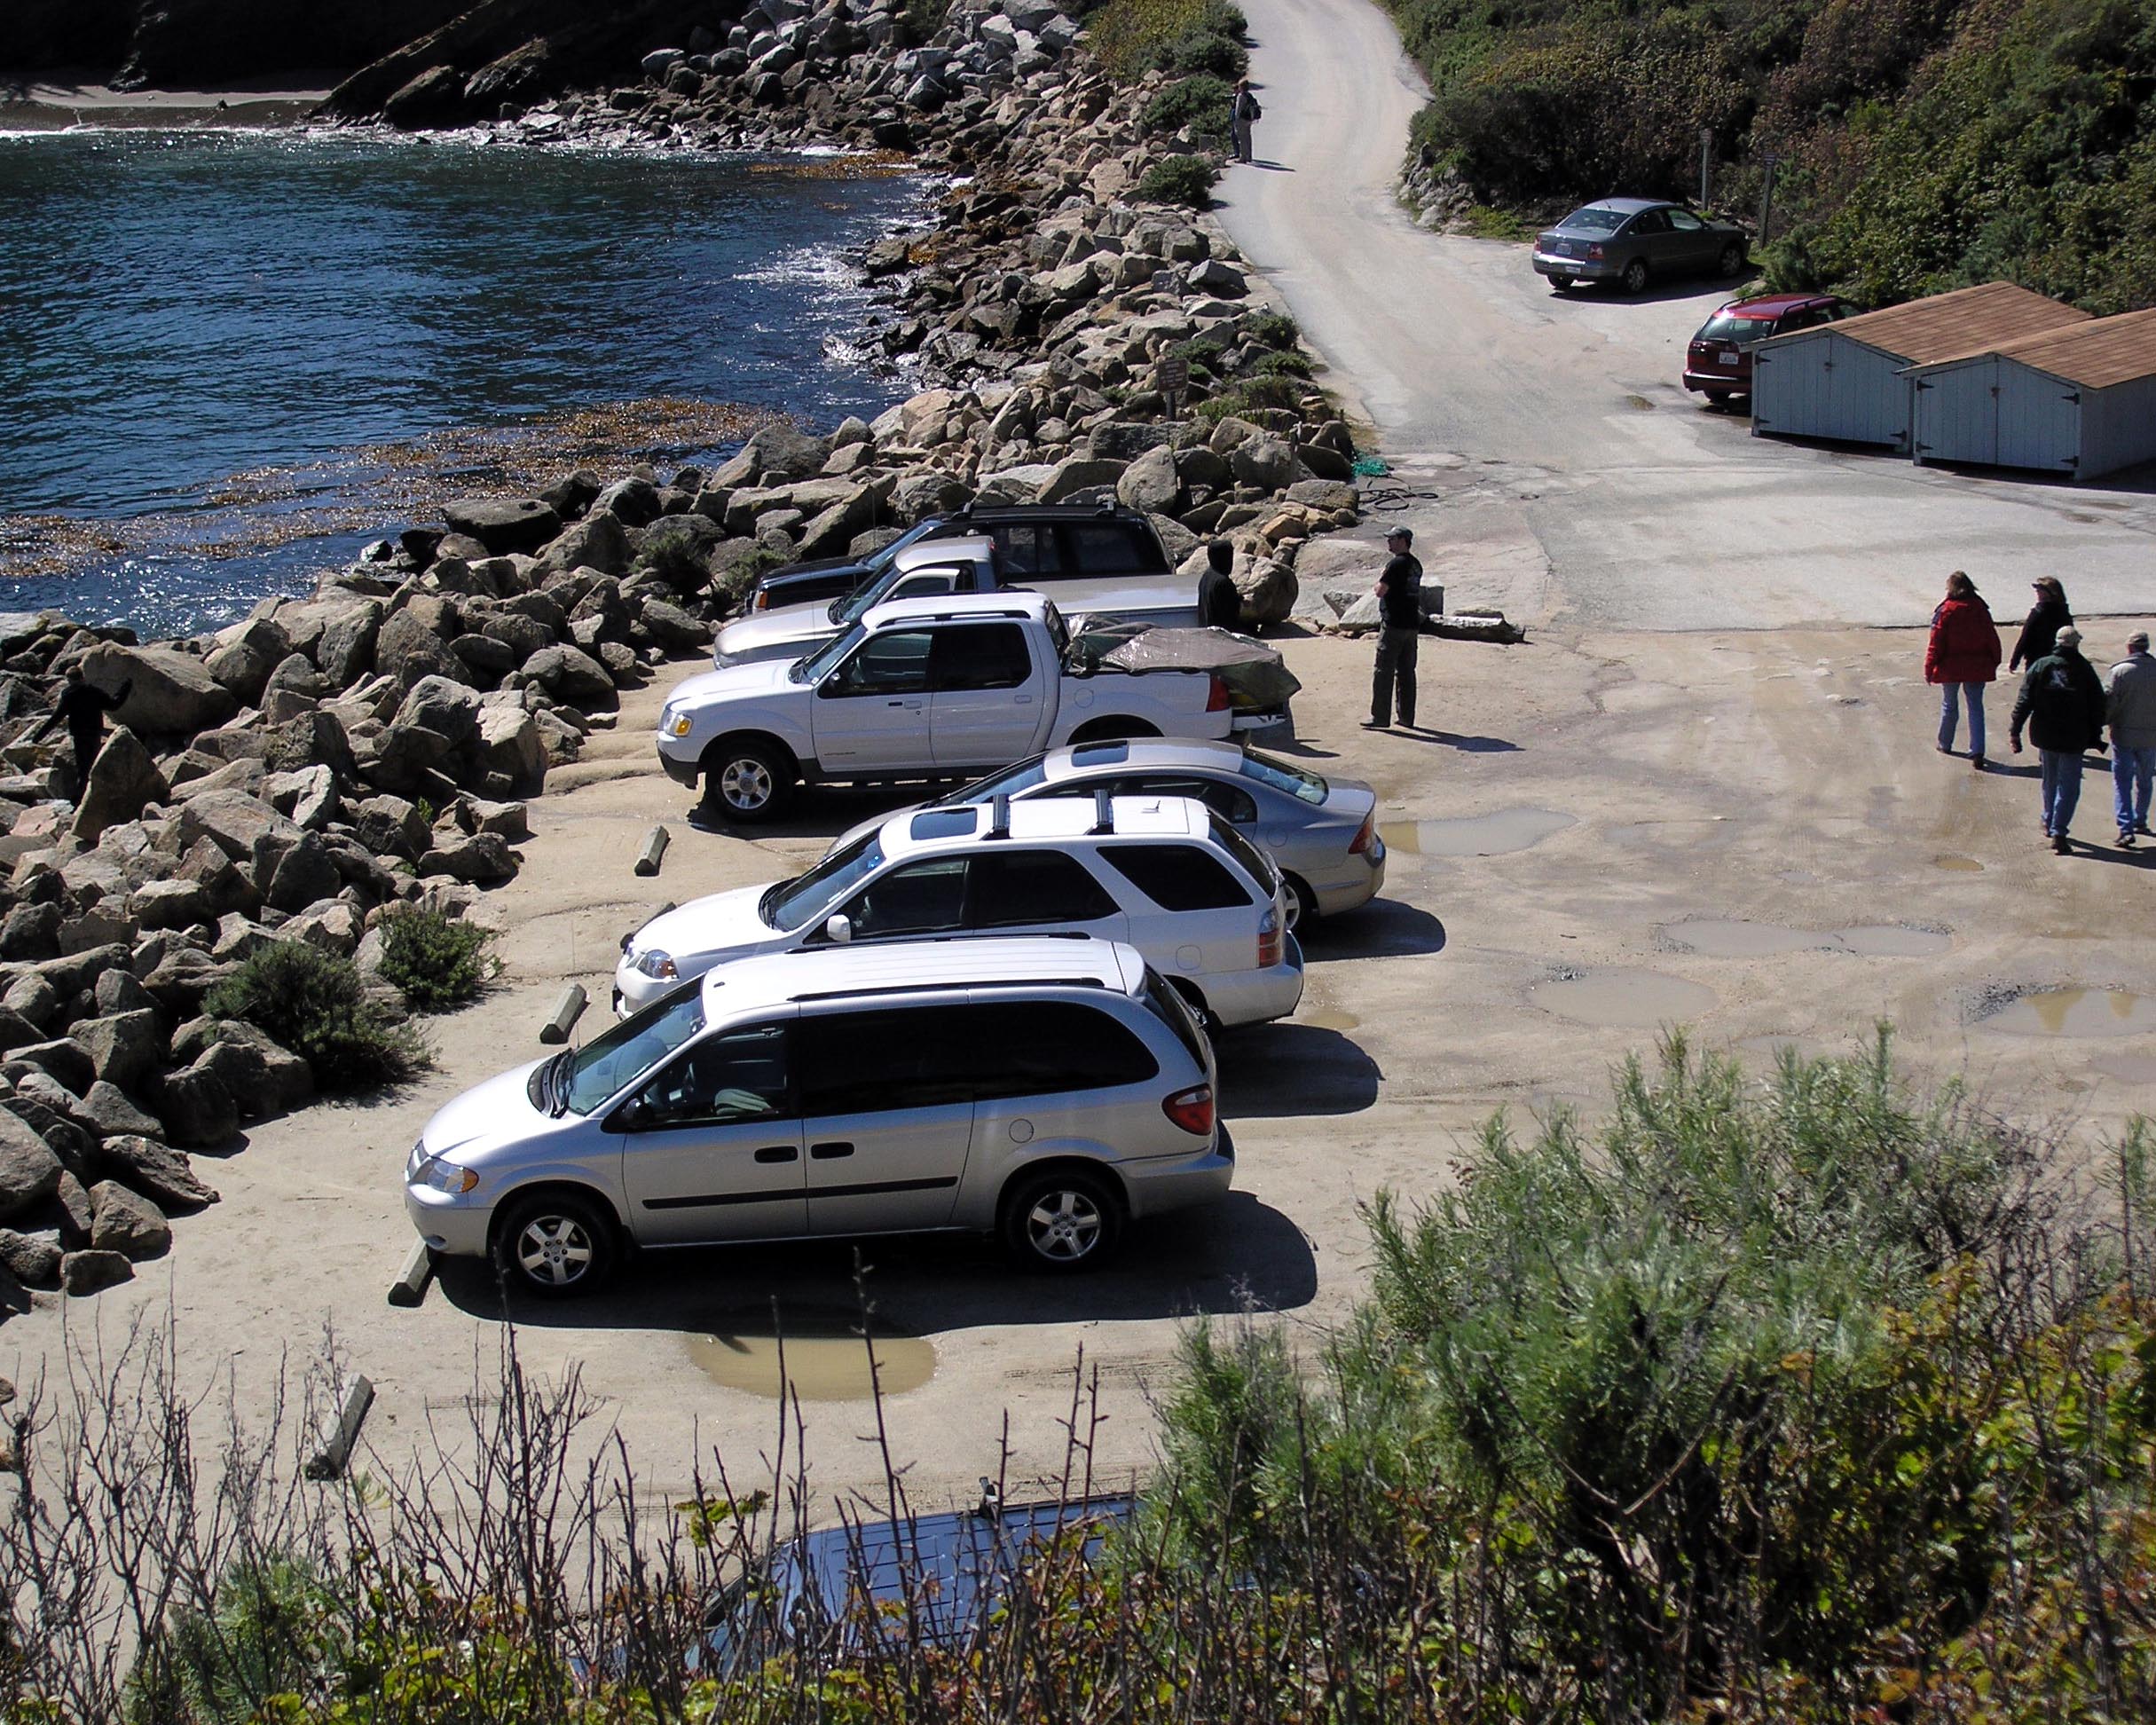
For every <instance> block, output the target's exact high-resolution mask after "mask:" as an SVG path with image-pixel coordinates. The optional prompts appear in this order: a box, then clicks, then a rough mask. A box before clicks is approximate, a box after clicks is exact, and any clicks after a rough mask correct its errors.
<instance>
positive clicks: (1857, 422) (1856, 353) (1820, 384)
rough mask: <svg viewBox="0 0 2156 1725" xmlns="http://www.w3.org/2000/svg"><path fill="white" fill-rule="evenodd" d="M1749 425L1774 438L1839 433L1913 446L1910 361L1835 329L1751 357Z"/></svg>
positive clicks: (1848, 437) (1851, 438) (1845, 437)
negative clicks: (1903, 372) (1906, 369)
mask: <svg viewBox="0 0 2156 1725" xmlns="http://www.w3.org/2000/svg"><path fill="white" fill-rule="evenodd" d="M1751 363H1752V385H1751V429H1752V431H1753V433H1754V434H1755V435H1759V434H1764V435H1766V436H1767V437H1833V438H1837V439H1839V440H1841V441H1844V442H1847V443H1872V444H1886V445H1890V446H1891V447H1892V448H1895V449H1899V450H1902V451H1905V452H1906V451H1907V450H1908V446H1909V417H1910V410H1909V399H1910V393H1911V391H1910V389H1909V382H1908V379H1907V378H1905V377H1903V376H1901V375H1900V372H1901V368H1902V367H1903V366H1906V365H1907V364H1908V361H1907V360H1906V359H1903V358H1897V357H1896V356H1894V355H1892V354H1886V353H1881V352H1880V351H1878V350H1877V349H1876V348H1869V347H1866V346H1864V345H1863V343H1861V342H1854V341H1852V340H1850V339H1849V338H1848V337H1846V336H1845V335H1841V334H1840V333H1839V332H1838V331H1837V330H1834V329H1831V328H1829V329H1822V330H1819V331H1817V332H1816V333H1812V332H1807V333H1806V335H1802V336H1799V337H1798V339H1797V340H1795V341H1793V342H1789V343H1776V344H1775V345H1774V346H1772V347H1763V348H1760V349H1759V350H1758V351H1755V352H1754V353H1753V355H1752V359H1751Z"/></svg>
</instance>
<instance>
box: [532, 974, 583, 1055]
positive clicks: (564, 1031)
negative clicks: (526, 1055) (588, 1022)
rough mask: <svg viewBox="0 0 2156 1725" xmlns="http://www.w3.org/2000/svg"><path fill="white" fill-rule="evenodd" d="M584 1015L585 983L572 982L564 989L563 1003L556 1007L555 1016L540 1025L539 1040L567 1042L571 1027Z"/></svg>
mask: <svg viewBox="0 0 2156 1725" xmlns="http://www.w3.org/2000/svg"><path fill="white" fill-rule="evenodd" d="M583 1016H584V985H583V984H582V983H581V982H571V983H570V985H569V986H568V987H567V988H566V989H563V990H562V999H561V1003H560V1004H558V1005H557V1006H555V1009H554V1016H553V1017H552V1018H550V1019H548V1020H547V1022H546V1023H544V1024H543V1025H541V1026H540V1027H539V1040H540V1041H541V1042H543V1043H565V1042H567V1041H568V1040H569V1030H570V1026H571V1025H573V1024H574V1023H576V1021H577V1020H578V1019H580V1018H582V1017H583Z"/></svg>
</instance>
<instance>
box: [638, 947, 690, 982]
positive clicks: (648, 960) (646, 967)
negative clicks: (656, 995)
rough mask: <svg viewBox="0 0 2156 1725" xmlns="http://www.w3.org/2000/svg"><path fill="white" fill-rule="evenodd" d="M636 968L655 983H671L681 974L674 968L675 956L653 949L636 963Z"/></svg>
mask: <svg viewBox="0 0 2156 1725" xmlns="http://www.w3.org/2000/svg"><path fill="white" fill-rule="evenodd" d="M636 968H637V969H638V970H640V971H641V972H642V973H644V974H645V975H646V976H649V977H650V978H652V979H653V980H654V981H659V982H671V981H673V980H674V978H676V977H677V976H679V975H680V974H681V972H679V971H678V970H676V969H675V968H674V967H673V954H672V953H671V952H662V951H661V950H660V949H658V948H657V947H653V948H652V949H651V950H650V951H649V952H647V953H645V954H644V955H643V956H642V957H640V958H639V959H638V960H637V961H636Z"/></svg>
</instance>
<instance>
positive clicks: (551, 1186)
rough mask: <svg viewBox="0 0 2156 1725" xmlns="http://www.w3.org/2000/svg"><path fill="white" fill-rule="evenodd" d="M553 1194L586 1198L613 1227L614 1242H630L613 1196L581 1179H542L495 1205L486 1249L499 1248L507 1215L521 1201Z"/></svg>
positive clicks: (623, 1244) (619, 1244)
mask: <svg viewBox="0 0 2156 1725" xmlns="http://www.w3.org/2000/svg"><path fill="white" fill-rule="evenodd" d="M550 1194H551V1195H554V1196H558V1197H570V1198H581V1199H583V1200H585V1201H586V1202H587V1203H589V1204H590V1205H591V1206H592V1208H593V1209H595V1210H597V1211H598V1212H599V1214H600V1216H601V1217H602V1219H603V1220H604V1221H605V1222H606V1225H608V1226H609V1227H610V1228H611V1229H612V1230H613V1231H614V1243H615V1245H617V1246H625V1245H626V1244H627V1243H628V1237H629V1235H628V1230H627V1229H626V1227H624V1226H623V1225H622V1221H621V1216H620V1213H619V1212H618V1210H616V1209H615V1208H614V1202H613V1200H612V1199H610V1198H609V1197H608V1196H607V1195H606V1193H603V1192H602V1191H600V1190H599V1188H598V1187H596V1186H589V1185H585V1184H584V1183H583V1182H582V1181H580V1180H539V1181H535V1182H534V1183H533V1184H532V1185H528V1186H518V1187H517V1188H516V1189H515V1191H514V1192H511V1193H508V1195H506V1196H505V1197H504V1198H503V1199H502V1201H500V1203H498V1204H496V1205H495V1206H494V1217H493V1220H492V1221H491V1222H490V1223H488V1224H487V1231H486V1244H487V1250H488V1251H489V1252H490V1253H492V1252H494V1251H497V1250H499V1249H500V1245H501V1223H502V1218H503V1217H506V1216H507V1215H508V1213H509V1212H510V1211H511V1210H513V1209H515V1208H516V1207H517V1206H518V1205H520V1204H523V1203H525V1202H527V1201H530V1200H531V1199H533V1198H544V1197H547V1196H548V1195H550Z"/></svg>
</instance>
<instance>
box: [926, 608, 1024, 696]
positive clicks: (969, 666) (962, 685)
mask: <svg viewBox="0 0 2156 1725" xmlns="http://www.w3.org/2000/svg"><path fill="white" fill-rule="evenodd" d="M930 670H931V673H932V674H931V677H930V682H931V684H932V687H934V688H936V689H1016V688H1017V687H1018V686H1019V684H1020V683H1022V682H1024V681H1026V679H1027V677H1029V676H1031V675H1032V674H1033V660H1032V659H1031V658H1029V657H1028V656H1027V651H1026V634H1025V631H1024V630H1022V629H1020V628H1019V626H1018V625H1017V624H1015V623H981V624H976V625H975V626H972V627H971V628H964V629H940V630H938V631H937V632H936V645H935V649H934V651H933V653H932V656H931V658H930Z"/></svg>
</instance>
